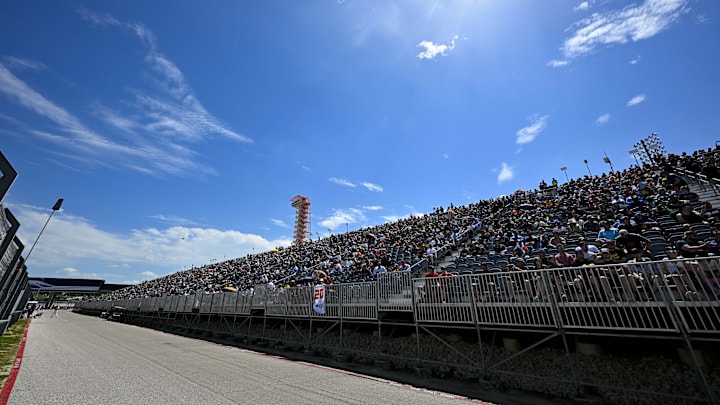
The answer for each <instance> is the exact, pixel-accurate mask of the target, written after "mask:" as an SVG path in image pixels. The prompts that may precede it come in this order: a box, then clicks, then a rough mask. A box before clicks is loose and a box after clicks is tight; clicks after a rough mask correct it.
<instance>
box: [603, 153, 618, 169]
mask: <svg viewBox="0 0 720 405" xmlns="http://www.w3.org/2000/svg"><path fill="white" fill-rule="evenodd" d="M603 153H604V154H605V157H604V158H603V162H605V163H607V164H609V165H610V173H612V172H614V171H615V168H614V167H613V165H612V162H611V161H610V158H609V157H608V155H607V152H605V151H603Z"/></svg>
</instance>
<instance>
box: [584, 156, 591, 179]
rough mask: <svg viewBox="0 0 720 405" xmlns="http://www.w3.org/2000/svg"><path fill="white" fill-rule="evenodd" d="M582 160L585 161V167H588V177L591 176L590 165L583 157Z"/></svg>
mask: <svg viewBox="0 0 720 405" xmlns="http://www.w3.org/2000/svg"><path fill="white" fill-rule="evenodd" d="M583 162H585V167H587V169H588V174H589V175H590V177H592V172H591V171H590V165H589V164H588V160H587V159H585V160H583Z"/></svg>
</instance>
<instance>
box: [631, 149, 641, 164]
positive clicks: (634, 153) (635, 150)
mask: <svg viewBox="0 0 720 405" xmlns="http://www.w3.org/2000/svg"><path fill="white" fill-rule="evenodd" d="M628 153H630V154H631V155H632V156H633V157H634V158H635V165H637V167H640V162H638V160H637V154H638V150H637V149H630V150H629V151H628Z"/></svg>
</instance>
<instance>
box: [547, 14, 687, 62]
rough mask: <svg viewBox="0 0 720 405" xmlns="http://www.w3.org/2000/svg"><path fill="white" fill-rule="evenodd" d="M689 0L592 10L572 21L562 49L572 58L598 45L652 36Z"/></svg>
mask: <svg viewBox="0 0 720 405" xmlns="http://www.w3.org/2000/svg"><path fill="white" fill-rule="evenodd" d="M687 3H688V0H645V1H644V2H643V3H642V4H640V5H631V6H628V7H625V8H624V9H622V10H619V11H608V12H603V13H594V14H593V15H592V16H591V17H589V18H586V19H583V20H581V21H579V22H577V23H576V24H575V27H577V28H576V29H575V30H574V32H573V33H572V35H571V36H570V37H569V38H567V39H565V42H564V43H563V46H562V47H561V50H562V52H563V55H565V58H566V59H573V58H577V57H580V56H583V55H585V54H588V53H590V52H593V51H595V50H596V49H598V48H600V47H605V46H611V45H615V44H625V43H627V42H628V41H632V42H636V41H640V40H643V39H648V38H651V37H653V36H655V35H657V34H658V33H660V32H662V31H664V30H666V29H668V28H669V27H670V26H671V25H672V24H674V23H675V22H677V21H678V20H679V19H680V16H681V15H682V14H683V13H684V12H685V11H686V9H687Z"/></svg>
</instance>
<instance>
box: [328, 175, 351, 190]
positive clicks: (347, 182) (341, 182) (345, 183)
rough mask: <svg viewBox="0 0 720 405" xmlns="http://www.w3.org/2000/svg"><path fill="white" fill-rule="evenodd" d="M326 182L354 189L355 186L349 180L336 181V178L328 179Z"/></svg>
mask: <svg viewBox="0 0 720 405" xmlns="http://www.w3.org/2000/svg"><path fill="white" fill-rule="evenodd" d="M328 180H330V182H331V183H335V184H339V185H341V186H345V187H350V188H355V187H357V185H356V184H355V183H353V182H351V181H350V180H345V179H338V178H337V177H330V178H329V179H328Z"/></svg>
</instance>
